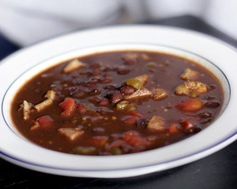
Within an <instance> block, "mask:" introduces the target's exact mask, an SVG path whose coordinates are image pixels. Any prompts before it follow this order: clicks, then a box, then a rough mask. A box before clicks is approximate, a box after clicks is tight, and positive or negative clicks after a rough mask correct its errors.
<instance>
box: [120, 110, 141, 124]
mask: <svg viewBox="0 0 237 189" xmlns="http://www.w3.org/2000/svg"><path fill="white" fill-rule="evenodd" d="M143 117H144V116H143V115H142V114H140V113H139V112H130V113H129V115H127V116H124V117H123V118H122V121H123V122H124V123H125V124H126V125H131V126H132V125H136V123H137V122H138V121H139V120H140V119H142V118H143Z"/></svg>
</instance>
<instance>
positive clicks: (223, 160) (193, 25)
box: [0, 15, 237, 189]
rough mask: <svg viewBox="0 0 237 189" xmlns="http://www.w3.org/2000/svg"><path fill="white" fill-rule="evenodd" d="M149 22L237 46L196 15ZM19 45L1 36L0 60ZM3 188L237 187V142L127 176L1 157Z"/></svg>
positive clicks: (236, 42) (149, 22)
mask: <svg viewBox="0 0 237 189" xmlns="http://www.w3.org/2000/svg"><path fill="white" fill-rule="evenodd" d="M145 24H159V25H169V26H175V27H182V28H188V29H191V30H196V31H199V32H203V33H206V34H209V35H212V36H215V37H217V38H220V39H222V40H224V41H226V42H228V43H229V44H231V45H233V46H235V47H237V40H234V39H232V38H230V37H229V36H227V35H225V34H223V33H222V32H220V31H218V30H216V29H215V28H213V27H211V26H210V25H207V24H206V23H205V22H203V21H202V20H199V19H197V18H196V17H193V16H188V15H187V16H181V17H175V18H169V19H164V20H159V21H148V22H145ZM19 48H20V47H19V46H18V45H15V44H13V43H12V42H10V41H9V40H7V39H6V38H4V37H3V36H1V35H0V59H2V58H4V57H5V56H7V55H9V54H11V53H13V52H14V51H16V50H17V49H19ZM212 50H214V49H212ZM236 64H237V60H236ZM226 126H228V125H225V127H226ZM190 147H191V145H190ZM42 158H43V157H42ZM2 188H9V189H10V188H52V189H67V188H70V189H71V188H73V189H77V188H97V189H101V188H121V189H125V188H128V189H132V188H136V189H141V188H142V189H143V188H149V189H153V188H156V189H158V188H165V189H186V188H187V189H196V188H197V189H212V188H215V189H222V188H226V189H232V188H233V189H235V188H237V142H235V143H233V144H231V145H229V146H228V147H226V148H225V149H223V150H221V151H219V152H217V153H215V154H213V155H211V156H208V157H206V158H204V159H201V160H199V161H196V162H193V163H191V164H188V165H185V166H182V167H178V168H175V169H171V170H168V171H163V172H161V173H153V174H149V175H144V176H139V177H133V178H125V179H95V178H92V179H91V178H70V177H62V176H54V175H48V174H44V173H38V172H35V171H30V170H27V169H24V168H21V167H18V166H16V165H12V164H10V163H8V162H6V161H4V160H0V189H2Z"/></svg>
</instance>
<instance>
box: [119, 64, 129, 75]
mask: <svg viewBox="0 0 237 189" xmlns="http://www.w3.org/2000/svg"><path fill="white" fill-rule="evenodd" d="M116 71H117V73H118V74H120V75H126V74H128V73H129V72H130V70H129V69H128V68H126V67H125V66H121V67H118V68H117V69H116Z"/></svg>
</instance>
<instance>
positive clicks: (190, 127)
mask: <svg viewBox="0 0 237 189" xmlns="http://www.w3.org/2000/svg"><path fill="white" fill-rule="evenodd" d="M181 125H182V127H183V129H184V132H186V133H196V132H199V131H200V130H201V129H200V128H199V127H197V125H195V124H193V123H192V122H190V121H188V120H186V121H183V122H181Z"/></svg>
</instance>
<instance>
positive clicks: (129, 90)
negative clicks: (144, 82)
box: [120, 85, 136, 95]
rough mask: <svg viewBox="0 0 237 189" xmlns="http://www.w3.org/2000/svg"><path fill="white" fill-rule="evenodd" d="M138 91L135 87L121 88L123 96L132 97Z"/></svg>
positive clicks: (125, 86)
mask: <svg viewBox="0 0 237 189" xmlns="http://www.w3.org/2000/svg"><path fill="white" fill-rule="evenodd" d="M135 90H136V89H134V88H133V87H131V86H128V85H124V86H122V87H121V88H120V92H121V93H122V94H123V95H131V94H133V93H134V92H135Z"/></svg>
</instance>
